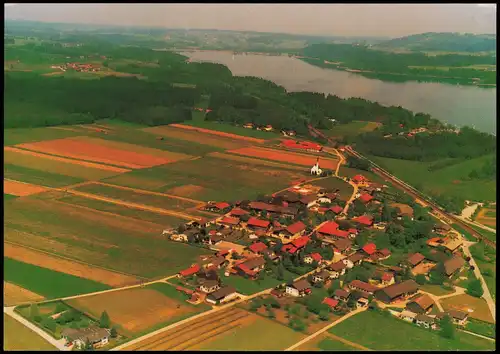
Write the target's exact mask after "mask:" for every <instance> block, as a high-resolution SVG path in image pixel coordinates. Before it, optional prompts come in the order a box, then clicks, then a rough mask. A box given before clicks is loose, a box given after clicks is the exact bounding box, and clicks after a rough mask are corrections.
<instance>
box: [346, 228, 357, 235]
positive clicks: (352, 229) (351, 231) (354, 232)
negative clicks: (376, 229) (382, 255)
mask: <svg viewBox="0 0 500 354" xmlns="http://www.w3.org/2000/svg"><path fill="white" fill-rule="evenodd" d="M347 231H349V233H350V234H356V235H357V234H358V233H359V231H358V229H356V228H354V227H351V228H350V229H349V230H347Z"/></svg>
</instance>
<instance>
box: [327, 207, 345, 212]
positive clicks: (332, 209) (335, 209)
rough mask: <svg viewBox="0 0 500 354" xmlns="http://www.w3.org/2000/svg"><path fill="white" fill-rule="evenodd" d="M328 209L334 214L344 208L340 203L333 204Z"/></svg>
mask: <svg viewBox="0 0 500 354" xmlns="http://www.w3.org/2000/svg"><path fill="white" fill-rule="evenodd" d="M329 210H331V211H333V212H334V213H335V214H338V213H340V212H341V211H342V210H344V209H343V208H342V207H341V206H340V205H334V206H332V207H331V208H330V209H329Z"/></svg>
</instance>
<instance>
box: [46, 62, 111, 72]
mask: <svg viewBox="0 0 500 354" xmlns="http://www.w3.org/2000/svg"><path fill="white" fill-rule="evenodd" d="M51 68H52V69H59V70H61V71H66V70H68V69H73V70H75V71H78V72H96V71H99V70H101V67H100V65H99V64H80V63H66V64H62V65H52V66H51Z"/></svg>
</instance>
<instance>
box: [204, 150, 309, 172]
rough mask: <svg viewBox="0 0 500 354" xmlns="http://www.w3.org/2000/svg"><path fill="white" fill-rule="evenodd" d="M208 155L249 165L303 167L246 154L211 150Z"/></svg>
mask: <svg viewBox="0 0 500 354" xmlns="http://www.w3.org/2000/svg"><path fill="white" fill-rule="evenodd" d="M208 156H211V157H216V158H220V159H224V160H230V161H238V162H242V163H247V164H251V165H262V166H269V167H277V168H283V169H287V170H298V171H304V168H303V167H301V166H296V165H290V164H284V163H280V162H273V161H267V160H260V159H254V158H251V157H246V156H241V155H232V154H225V153H223V152H212V153H210V154H208Z"/></svg>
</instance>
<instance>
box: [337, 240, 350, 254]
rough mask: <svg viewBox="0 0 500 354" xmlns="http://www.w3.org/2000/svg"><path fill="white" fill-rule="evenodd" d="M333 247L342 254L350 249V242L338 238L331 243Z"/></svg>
mask: <svg viewBox="0 0 500 354" xmlns="http://www.w3.org/2000/svg"><path fill="white" fill-rule="evenodd" d="M333 245H334V246H335V248H337V249H338V250H339V251H341V252H342V251H345V250H348V249H349V248H351V247H352V242H351V240H349V239H346V238H339V239H338V240H334V241H333Z"/></svg>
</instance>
